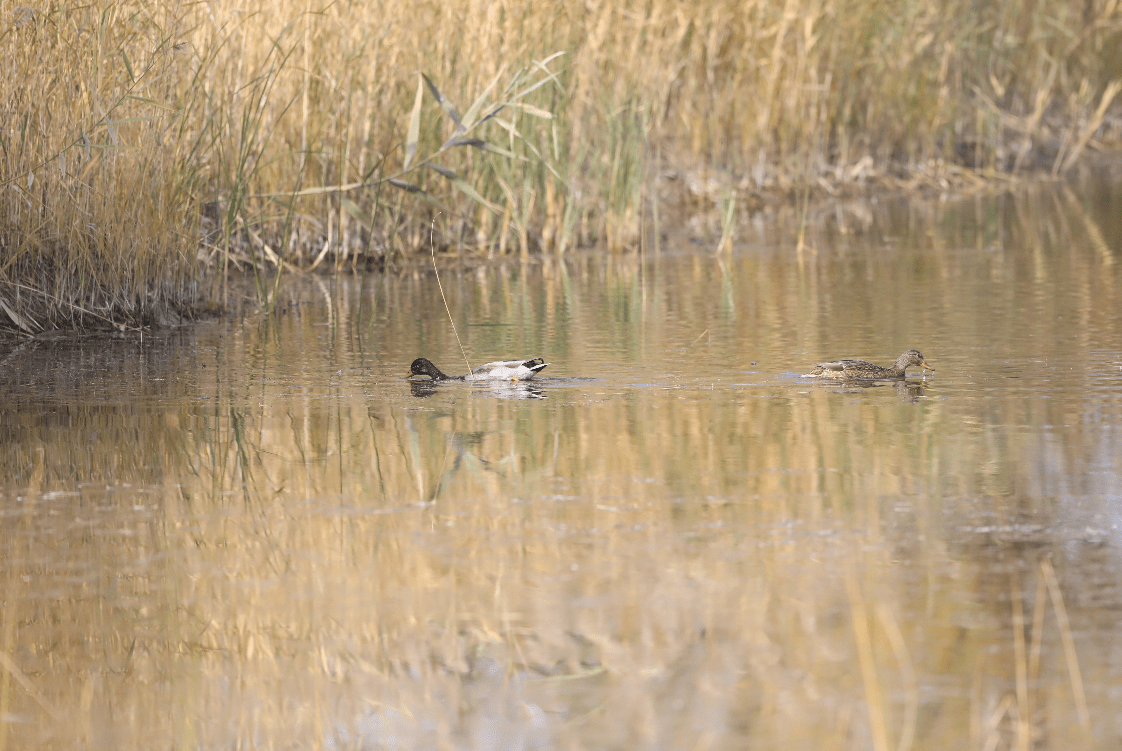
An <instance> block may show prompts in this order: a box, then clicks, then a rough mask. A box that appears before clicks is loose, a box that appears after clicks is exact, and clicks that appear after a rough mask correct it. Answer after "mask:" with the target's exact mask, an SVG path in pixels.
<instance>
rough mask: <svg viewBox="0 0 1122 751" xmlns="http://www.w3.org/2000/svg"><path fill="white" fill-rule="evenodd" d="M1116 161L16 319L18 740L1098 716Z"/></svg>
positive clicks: (881, 744) (1002, 735) (944, 729)
mask: <svg viewBox="0 0 1122 751" xmlns="http://www.w3.org/2000/svg"><path fill="white" fill-rule="evenodd" d="M1111 191H1112V189H1111V188H1110V186H1103V185H1097V186H1092V187H1090V188H1087V189H1085V190H1082V191H1081V192H1078V193H1077V192H1075V190H1074V189H1072V188H1065V187H1060V188H1055V189H1048V190H1044V189H1041V190H1038V191H1034V192H1029V193H1026V194H1024V195H1020V196H1017V197H1015V198H1014V197H1008V196H1006V197H1002V198H997V199H979V200H976V201H973V202H967V203H962V204H957V205H953V206H940V207H935V208H932V207H931V206H912V207H909V206H907V205H904V204H901V205H897V206H895V207H888V208H885V209H880V210H878V212H877V213H875V214H871V213H870V214H867V215H864V214H861V213H859V209H853V210H851V211H846V212H841V213H839V214H838V216H837V217H834V218H833V219H832V220H831V221H829V222H825V221H823V222H822V223H821V224H820V226H818V227H817V230H816V231H817V235H816V236H814V237H813V238H811V248H812V250H810V251H806V252H804V253H801V254H796V253H794V252H793V251H792V250H791V248H792V247H793V246H792V245H791V244H789V243H787V242H786V241H784V240H783V239H782V238H783V234H782V233H781V232H778V231H770V230H769V233H770V234H768V235H765V234H760V235H759V236H756V237H754V238H752V237H747V236H746V231H745V233H742V237H741V245H742V249H741V251H740V252H738V253H734V254H731V255H724V256H719V257H714V256H712V255H710V254H708V253H707V252H687V251H688V248H683V247H678V248H676V249H675V252H671V249H670V248H669V247H668V246H667V244H665V243H664V245H663V251H662V252H661V253H660V254H658V255H655V254H653V253H652V254H647V255H644V256H643V257H641V258H640V257H639V256H637V255H627V256H610V257H598V256H584V255H574V256H571V257H569V258H566V259H565V260H564V261H557V260H543V261H540V262H538V261H535V262H533V263H528V264H506V265H498V266H489V267H484V268H479V269H474V270H469V271H466V272H459V271H457V272H449V273H445V274H443V275H442V278H443V280H444V283H445V284H444V286H445V292H446V293H447V295H448V301H449V304H450V306H451V309H452V314H453V316H454V317H455V319H456V321H457V324H458V325H459V326H460V332H461V337H462V338H463V339H464V340H465V345H466V346H467V348H468V353H469V355H471V357H472V358H473V359H474V361H475V362H473V363H472V364H478V362H482V361H484V360H485V359H497V358H500V357H506V356H521V355H526V356H537V355H542V356H545V357H546V359H547V360H549V361H550V362H551V363H552V364H551V365H550V367H549V370H548V371H546V372H545V373H543V374H542V376H541V377H539V378H537V379H535V380H534V381H531V382H527V383H522V384H508V385H502V386H491V385H488V386H482V387H480V386H473V385H471V384H463V383H460V384H440V385H432V384H425V383H409V382H407V381H405V380H404V379H403V376H405V375H407V373H408V363H409V362H410V361H411V360H412V359H413V358H414V357H416V356H418V355H425V356H428V357H430V358H432V359H433V360H434V361H436V362H437V363H438V364H439V365H440V366H441V367H442V368H444V369H445V370H447V371H449V372H451V371H453V370H455V372H462V371H463V370H464V369H466V366H464V367H459V366H460V365H462V359H461V358H460V356H459V349H458V347H457V345H456V339H455V336H454V335H453V333H452V331H451V327H450V326H449V325H448V321H447V318H446V315H445V313H444V308H443V303H442V302H441V299H440V295H439V293H438V292H437V290H436V285H435V282H434V280H433V278H432V275H431V273H426V272H424V271H423V270H421V271H418V272H416V273H413V274H406V275H399V276H389V277H386V278H382V277H373V276H371V277H368V278H365V279H361V278H358V279H352V278H349V277H348V278H340V279H338V280H317V279H313V280H311V281H308V282H307V283H300V282H299V281H297V280H295V279H293V280H290V281H289V284H288V294H289V295H290V296H291V301H290V304H289V305H287V306H285V307H284V308H283V310H282V311H281V312H280V313H279V314H278V315H277V316H275V317H274V318H273V319H271V320H270V319H263V318H250V319H248V320H246V321H245V322H244V323H241V322H220V323H204V324H200V325H197V326H194V327H191V328H188V329H184V330H179V331H175V332H171V333H166V334H162V335H159V336H155V337H153V336H145V337H144V339H143V340H140V339H138V338H134V337H123V338H111V337H107V338H102V339H97V340H89V341H82V342H77V343H74V342H68V343H48V342H33V343H27V344H23V345H20V346H19V347H17V348H15V349H10V350H7V351H5V352H0V360H2V361H3V365H2V368H3V370H2V371H0V473H2V476H3V478H4V479H3V484H2V485H0V523H2V525H3V528H2V529H3V534H2V537H0V545H2V548H0V554H2V556H3V561H4V574H5V575H4V579H3V589H2V590H0V591H2V592H3V603H4V608H3V613H4V615H3V623H2V634H3V649H2V650H0V656H2V663H0V689H2V691H0V715H2V719H3V722H2V723H0V747H5V746H7V747H12V748H29V747H39V748H72V747H75V745H84V746H86V747H94V748H109V747H112V748H151V747H152V746H153V745H154V743H153V739H158V740H157V742H156V743H155V745H160V746H171V747H199V748H212V747H232V746H238V747H242V746H244V747H255V748H293V747H299V748H305V747H307V748H314V747H325V748H336V749H344V748H471V749H491V748H494V749H499V748H503V749H536V748H542V749H544V748H556V747H563V748H595V749H607V748H620V749H625V748H626V749H630V748H638V747H646V748H694V747H708V748H729V749H733V748H744V747H747V746H766V747H782V748H813V749H818V748H827V747H832V748H862V749H864V748H874V749H888V748H917V749H926V748H930V749H943V748H963V747H968V748H979V749H981V748H1013V747H1017V748H1071V747H1092V746H1099V747H1112V746H1113V745H1115V744H1116V743H1117V742H1118V741H1119V740H1120V739H1122V719H1120V717H1119V715H1118V713H1117V711H1116V710H1115V707H1116V704H1117V702H1116V698H1115V692H1116V688H1115V687H1116V686H1117V685H1119V673H1120V671H1122V654H1120V653H1119V647H1120V645H1122V640H1120V639H1119V630H1118V626H1117V617H1116V613H1117V610H1118V608H1119V607H1120V606H1122V590H1120V584H1119V577H1118V576H1117V571H1118V565H1119V558H1120V556H1119V553H1120V546H1122V538H1120V537H1119V532H1118V529H1117V525H1118V521H1119V511H1118V509H1119V504H1120V502H1122V494H1120V491H1119V488H1120V487H1122V459H1120V457H1122V446H1120V445H1119V443H1120V442H1119V435H1120V433H1119V426H1120V425H1122V419H1120V418H1122V396H1120V391H1119V388H1118V387H1119V384H1120V382H1122V355H1119V352H1120V351H1122V322H1120V319H1119V315H1118V311H1120V310H1122V306H1120V304H1119V303H1120V302H1122V300H1120V297H1122V279H1120V278H1119V277H1120V269H1122V252H1120V250H1119V248H1120V247H1122V227H1120V226H1119V224H1118V222H1119V219H1118V217H1117V215H1116V212H1114V211H1113V209H1112V208H1111V207H1113V206H1117V205H1118V200H1117V199H1118V196H1117V189H1113V192H1111ZM910 347H916V348H918V349H921V350H922V351H923V353H924V355H925V356H926V357H927V358H928V361H929V362H930V363H931V364H932V365H934V366H935V367H936V368H937V371H936V372H935V374H934V375H933V376H930V375H929V376H927V377H926V378H921V377H919V376H918V375H917V376H912V377H909V378H908V379H907V380H906V381H904V382H897V383H879V384H861V383H833V382H831V383H820V382H816V381H810V380H808V379H802V378H800V377H799V376H798V374H800V373H803V372H806V370H807V368H808V367H809V366H810V365H812V364H813V363H815V362H820V361H822V360H825V359H833V358H837V357H858V358H862V359H869V360H873V361H876V362H882V364H889V363H890V362H891V361H892V359H893V358H895V357H896V355H897V354H899V353H900V352H901V351H903V350H904V349H906V348H910Z"/></svg>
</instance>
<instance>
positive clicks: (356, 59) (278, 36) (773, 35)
mask: <svg viewBox="0 0 1122 751" xmlns="http://www.w3.org/2000/svg"><path fill="white" fill-rule="evenodd" d="M1120 8H1122V6H1119V5H1118V4H1117V3H1113V2H1082V1H1079V2H1076V1H1075V0H1067V1H1064V2H1054V3H1049V4H1047V5H1044V6H1042V5H1040V4H1037V3H1029V2H1024V3H1021V2H1012V3H1002V4H987V3H982V4H979V3H973V2H967V1H966V0H942V1H941V2H937V3H926V2H908V1H900V2H893V3H888V4H885V3H873V2H855V1H854V0H841V1H840V2H839V1H836V0H835V1H831V2H827V1H825V0H785V2H782V3H780V2H777V0H749V2H739V1H738V2H732V1H731V0H707V1H706V2H701V3H686V4H683V3H678V2H672V1H671V0H655V2H645V3H638V2H624V3H604V2H596V1H591V2H586V3H580V4H564V5H562V4H554V3H544V4H512V3H506V2H495V3H491V4H489V5H485V6H484V5H480V4H477V3H468V2H463V1H462V0H453V1H452V2H440V3H436V2H415V3H400V2H384V3H377V4H374V5H371V4H367V3H354V4H350V3H330V4H324V5H322V7H321V6H316V5H311V4H308V3H306V2H291V1H290V0H250V2H244V3H236V4H235V3H231V2H227V1H226V0H219V1H218V2H211V3H206V4H187V3H185V4H177V3H171V2H161V3H156V4H147V3H141V4H129V3H114V2H106V1H105V0H99V1H98V2H94V3H92V4H83V5H79V6H73V7H70V6H56V5H49V4H45V3H44V4H41V5H25V6H15V5H13V4H11V3H0V59H2V60H3V64H4V70H5V72H6V73H7V75H6V76H5V77H4V80H3V81H2V82H0V188H2V190H0V302H2V303H3V307H2V308H0V320H5V321H6V323H7V325H8V326H9V327H10V328H15V329H21V330H23V331H25V332H26V333H36V332H38V331H40V330H43V329H49V328H52V327H55V326H60V325H71V324H72V325H78V326H88V325H94V324H97V323H98V322H99V321H103V320H104V319H111V320H113V321H114V322H116V323H119V324H127V325H134V326H135V325H139V324H143V323H148V322H151V321H154V320H156V321H158V320H165V319H169V318H172V317H173V316H172V315H171V312H172V311H175V310H179V311H182V310H184V308H185V306H187V305H188V304H189V303H190V302H191V301H193V300H194V299H195V297H196V292H197V289H196V286H197V278H198V275H199V273H200V268H214V267H218V268H221V269H222V270H223V271H229V270H230V269H231V268H236V267H242V266H245V265H252V266H253V267H254V269H255V270H256V271H257V273H258V279H259V294H260V295H261V296H262V298H264V299H266V300H267V299H268V297H269V295H270V293H269V290H270V289H271V288H272V289H275V283H276V279H275V278H273V279H271V280H270V279H269V278H267V277H266V275H265V271H266V269H268V270H269V271H270V272H274V271H276V270H278V269H281V268H283V267H285V266H290V267H291V266H294V267H300V266H309V267H310V266H322V264H324V263H325V262H327V263H328V265H329V266H330V265H332V264H333V265H334V266H336V267H340V266H343V265H347V266H352V267H353V266H356V265H358V264H365V263H368V262H375V263H386V262H393V261H395V259H397V258H399V257H401V256H402V255H405V254H409V253H412V252H413V251H415V250H421V249H424V248H425V246H426V244H427V228H428V226H429V224H430V222H431V221H432V220H433V218H434V216H435V215H436V213H437V212H438V211H439V212H442V213H441V214H440V218H439V219H437V221H436V226H437V231H438V238H437V242H438V244H439V245H441V246H442V247H444V248H446V249H450V250H453V251H456V252H458V253H482V254H487V255H492V254H502V253H510V252H519V253H528V252H531V251H534V250H537V249H543V250H557V251H563V250H565V249H566V248H571V247H573V246H575V245H578V244H587V243H603V244H605V245H607V246H609V247H630V246H633V245H635V244H636V242H637V239H638V237H639V232H640V223H641V219H640V218H641V216H642V215H643V206H642V204H643V203H644V201H647V202H650V201H655V202H656V203H657V199H658V198H659V197H660V196H661V197H662V198H663V199H665V198H667V197H668V196H669V195H672V194H678V195H685V196H693V197H694V200H698V201H701V202H702V203H705V202H709V203H720V204H721V205H722V206H723V208H724V212H723V213H724V214H725V215H726V216H727V217H730V218H734V217H735V216H736V214H735V203H736V201H741V202H743V201H744V200H745V199H746V198H748V197H751V196H757V197H758V196H760V195H767V194H780V195H795V194H798V195H803V194H804V193H805V192H806V191H808V190H810V189H813V190H814V191H816V192H819V191H822V190H825V191H830V192H834V191H836V190H838V189H839V188H841V187H844V186H846V185H864V184H870V183H871V184H877V183H880V184H891V185H893V186H901V185H902V186H905V187H907V186H911V187H916V186H925V185H932V186H936V187H949V186H951V185H953V184H954V183H956V182H958V183H961V182H962V181H963V180H970V179H973V177H972V176H975V175H981V176H983V177H986V176H989V177H993V176H998V175H1003V174H1019V173H1023V172H1026V171H1029V170H1043V171H1045V172H1049V173H1058V172H1062V171H1064V170H1065V169H1069V168H1070V167H1071V166H1072V165H1073V164H1075V163H1076V161H1077V160H1078V158H1079V156H1080V155H1081V154H1083V153H1085V152H1086V151H1087V150H1088V149H1101V148H1104V147H1106V146H1108V145H1109V144H1110V143H1111V139H1112V138H1114V139H1116V138H1117V132H1118V127H1117V122H1118V120H1117V118H1116V117H1113V116H1112V113H1113V112H1115V111H1116V108H1113V109H1112V106H1113V103H1114V98H1115V96H1116V94H1117V93H1118V91H1119V87H1120V84H1119V80H1120V77H1122V64H1120V63H1119V62H1118V61H1120V60H1122V45H1120V40H1122V37H1120V30H1122V10H1120ZM558 53H563V54H558ZM420 73H424V74H426V75H427V76H428V80H429V81H430V83H431V84H432V85H431V86H428V87H422V86H421V81H422V79H421V76H420V75H419V74H420ZM437 92H440V93H441V95H442V97H441V98H440V99H441V100H442V101H441V104H439V105H438V104H437V101H436V98H434V96H433V95H434V94H436V93H437ZM418 103H419V104H420V107H419V108H416V107H415V105H416V104H418ZM503 104H506V106H505V107H504V108H502V109H499V110H496V109H495V108H496V107H498V106H500V105H503ZM453 112H456V113H459V112H464V113H465V114H466V115H468V116H467V117H466V118H464V120H466V121H467V122H468V124H470V123H472V122H473V121H477V120H478V121H483V122H477V123H476V124H477V128H476V129H475V130H473V131H472V132H471V133H461V132H458V131H459V130H460V129H458V128H457V126H456V124H455V123H454V121H453V117H452V115H453ZM492 112H493V113H494V117H492V118H490V119H487V120H485V121H484V118H485V115H486V114H487V113H492ZM414 113H415V116H411V115H414ZM457 139H458V140H457ZM1114 143H1117V140H1115V141H1114ZM656 151H657V153H658V154H659V155H660V156H659V158H658V159H655V158H654V157H653V156H652V154H654V153H656ZM391 179H392V181H393V182H392V184H391V183H390V182H388V181H390V180H391ZM645 185H646V186H648V187H646V188H645V187H644V186H645ZM395 186H396V187H395ZM402 188H405V189H406V190H402ZM654 216H655V217H657V216H658V215H657V214H654ZM727 224H728V222H726V225H727ZM723 235H724V236H725V237H727V238H731V237H732V236H733V233H732V232H731V228H730V227H728V226H726V227H725V231H724V233H723ZM727 244H728V243H723V244H722V247H724V246H725V245H727ZM200 259H201V264H200ZM259 263H264V264H265V267H261V266H259ZM17 285H23V286H22V287H21V286H17Z"/></svg>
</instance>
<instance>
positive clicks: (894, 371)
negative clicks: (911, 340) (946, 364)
mask: <svg viewBox="0 0 1122 751" xmlns="http://www.w3.org/2000/svg"><path fill="white" fill-rule="evenodd" d="M912 365H918V366H920V367H921V368H925V369H927V370H930V371H934V370H935V368H933V367H931V366H930V365H928V364H927V360H924V359H923V355H921V354H920V352H919V350H916V349H909V350H908V351H907V352H905V353H904V354H902V355H900V356H899V357H897V358H896V364H895V365H893V366H892V367H891V368H882V367H881V366H879V365H874V364H873V363H871V362H865V361H864V360H834V361H833V362H820V363H818V364H817V365H815V366H814V370H812V371H811V372H809V373H806V374H805V375H803V378H854V379H863V380H880V379H882V378H903V377H904V371H905V370H907V369H908V368H909V367H910V366H912Z"/></svg>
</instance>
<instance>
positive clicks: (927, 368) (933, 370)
mask: <svg viewBox="0 0 1122 751" xmlns="http://www.w3.org/2000/svg"><path fill="white" fill-rule="evenodd" d="M919 366H920V367H921V368H923V369H924V370H930V371H931V372H932V373H934V372H935V368H933V367H931V366H930V365H928V364H927V360H924V361H923V362H921V363H920V364H919Z"/></svg>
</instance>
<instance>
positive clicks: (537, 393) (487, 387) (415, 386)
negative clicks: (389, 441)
mask: <svg viewBox="0 0 1122 751" xmlns="http://www.w3.org/2000/svg"><path fill="white" fill-rule="evenodd" d="M409 390H410V391H411V392H412V394H413V396H415V397H417V398H419V399H424V398H426V397H429V396H432V395H433V394H435V393H437V392H438V391H439V390H440V387H439V386H438V385H437V382H436V381H426V380H419V381H413V380H411V381H409ZM471 393H472V394H473V395H475V394H483V395H486V396H490V397H493V398H495V399H545V398H546V395H545V389H543V388H542V387H540V386H537V385H533V384H530V383H526V382H520V383H509V382H508V383H502V382H499V383H493V382H492V383H486V384H482V385H476V386H473V387H472V389H471Z"/></svg>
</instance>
